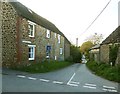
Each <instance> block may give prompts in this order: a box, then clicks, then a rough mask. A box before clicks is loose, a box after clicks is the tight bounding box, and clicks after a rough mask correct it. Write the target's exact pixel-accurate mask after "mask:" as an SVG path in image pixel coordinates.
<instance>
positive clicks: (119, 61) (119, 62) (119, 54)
mask: <svg viewBox="0 0 120 94" xmlns="http://www.w3.org/2000/svg"><path fill="white" fill-rule="evenodd" d="M116 64H120V47H119V49H118V55H117V59H116Z"/></svg>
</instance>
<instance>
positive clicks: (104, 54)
mask: <svg viewBox="0 0 120 94" xmlns="http://www.w3.org/2000/svg"><path fill="white" fill-rule="evenodd" d="M111 45H118V47H119V48H118V51H117V53H116V54H117V58H116V64H117V63H120V26H119V27H118V28H117V29H116V30H115V31H113V32H112V33H111V34H110V35H109V36H108V37H107V38H106V39H105V40H104V41H103V42H102V44H101V45H100V61H101V62H106V63H110V47H111Z"/></svg>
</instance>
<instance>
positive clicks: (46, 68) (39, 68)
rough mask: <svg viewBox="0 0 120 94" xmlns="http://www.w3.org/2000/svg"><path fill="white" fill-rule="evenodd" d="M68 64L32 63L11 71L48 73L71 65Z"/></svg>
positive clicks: (51, 62) (54, 62)
mask: <svg viewBox="0 0 120 94" xmlns="http://www.w3.org/2000/svg"><path fill="white" fill-rule="evenodd" d="M71 64H72V63H70V62H64V61H61V62H60V61H59V62H58V61H51V60H50V61H49V62H48V61H46V62H44V63H32V64H30V65H29V66H22V67H19V68H17V67H14V68H12V69H14V70H19V71H24V72H29V73H44V72H50V71H54V70H58V69H61V68H64V67H67V66H69V65H71Z"/></svg>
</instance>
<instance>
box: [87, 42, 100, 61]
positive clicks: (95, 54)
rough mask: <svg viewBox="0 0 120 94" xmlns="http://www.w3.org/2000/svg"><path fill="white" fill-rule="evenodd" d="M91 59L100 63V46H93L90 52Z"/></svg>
mask: <svg viewBox="0 0 120 94" xmlns="http://www.w3.org/2000/svg"><path fill="white" fill-rule="evenodd" d="M89 54H90V59H91V60H94V61H96V62H99V61H100V44H98V45H95V46H93V47H92V48H91V49H90V51H89Z"/></svg>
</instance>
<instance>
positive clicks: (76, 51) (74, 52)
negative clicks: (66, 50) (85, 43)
mask: <svg viewBox="0 0 120 94" xmlns="http://www.w3.org/2000/svg"><path fill="white" fill-rule="evenodd" d="M70 55H71V57H72V59H73V62H80V61H81V57H82V56H81V52H80V48H79V47H75V46H74V45H72V46H71V47H70Z"/></svg>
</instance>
